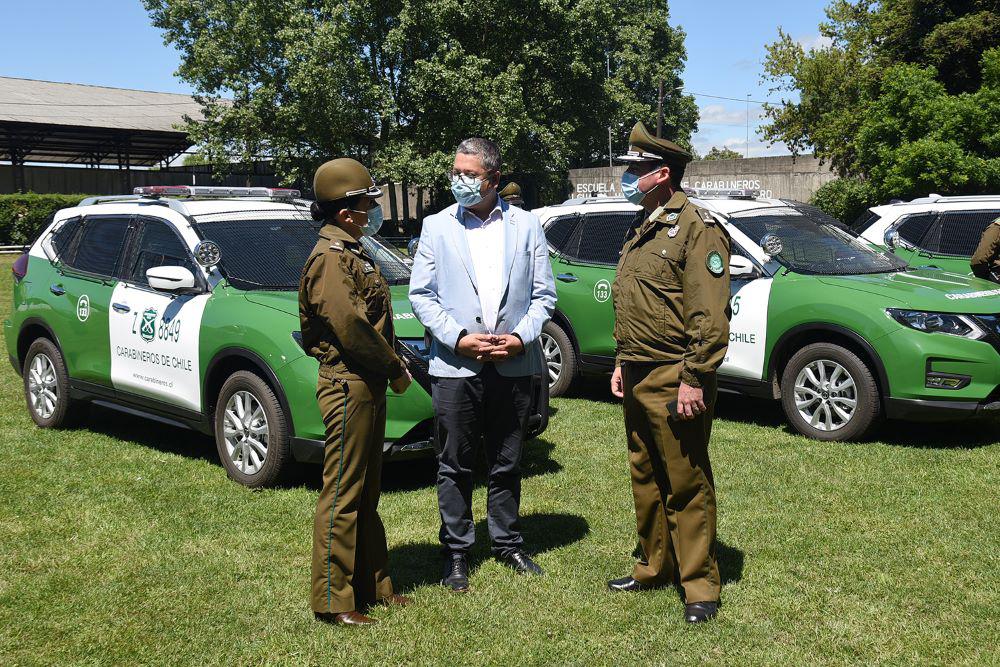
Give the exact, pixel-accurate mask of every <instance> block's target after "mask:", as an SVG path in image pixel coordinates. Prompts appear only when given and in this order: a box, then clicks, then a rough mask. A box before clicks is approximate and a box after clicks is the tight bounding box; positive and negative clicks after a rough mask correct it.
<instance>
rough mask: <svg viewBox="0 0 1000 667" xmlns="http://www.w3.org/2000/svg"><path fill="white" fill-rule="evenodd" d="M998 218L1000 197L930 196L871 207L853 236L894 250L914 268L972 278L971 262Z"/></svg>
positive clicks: (861, 219) (857, 224)
mask: <svg viewBox="0 0 1000 667" xmlns="http://www.w3.org/2000/svg"><path fill="white" fill-rule="evenodd" d="M997 218H1000V196H991V195H983V196H973V197H942V196H940V195H930V196H929V197H922V198H920V199H914V200H913V201H908V202H898V203H895V204H886V205H885V206H875V207H872V208H870V209H868V211H867V212H866V213H865V215H863V216H862V217H861V218H860V219H858V220H857V221H856V222H855V224H854V231H856V232H857V233H858V234H860V235H861V236H862V237H864V238H865V239H867V240H868V241H871V242H872V243H875V244H878V245H881V246H885V247H886V248H889V249H891V250H892V251H893V252H894V253H895V254H896V255H897V256H899V257H901V258H902V259H904V260H906V262H907V263H909V264H911V265H912V266H935V267H938V268H941V269H944V270H946V271H953V272H955V273H963V274H971V273H972V269H971V267H970V266H969V259H970V258H971V257H972V253H974V252H975V251H976V246H977V245H979V239H980V238H981V237H982V235H983V232H984V231H985V230H986V228H987V227H988V226H989V225H990V223H991V222H993V221H994V220H996V219H997Z"/></svg>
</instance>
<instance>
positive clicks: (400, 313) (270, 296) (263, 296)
mask: <svg viewBox="0 0 1000 667" xmlns="http://www.w3.org/2000/svg"><path fill="white" fill-rule="evenodd" d="M389 291H390V292H391V293H392V313H393V325H394V327H395V329H396V336H398V337H399V338H423V336H424V327H423V326H422V325H421V324H420V322H419V321H417V318H416V316H414V314H413V310H412V309H411V308H410V299H409V297H408V296H407V292H408V291H409V285H393V286H392V287H390V288H389ZM246 298H247V301H250V302H252V303H256V304H258V305H261V306H267V307H268V308H274V309H275V310H278V311H281V312H283V313H288V314H289V315H293V316H295V318H296V319H297V318H298V316H299V294H298V292H247V293H246Z"/></svg>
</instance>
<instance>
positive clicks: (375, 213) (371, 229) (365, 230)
mask: <svg viewBox="0 0 1000 667" xmlns="http://www.w3.org/2000/svg"><path fill="white" fill-rule="evenodd" d="M351 212H353V213H367V214H368V222H366V223H365V226H364V227H361V235H362V236H375V235H376V234H378V230H380V229H382V220H383V219H384V216H383V214H382V206H381V205H380V204H375V205H374V206H372V207H371V208H370V209H368V210H367V211H355V210H354V209H353V208H352V209H351ZM359 226H360V225H359Z"/></svg>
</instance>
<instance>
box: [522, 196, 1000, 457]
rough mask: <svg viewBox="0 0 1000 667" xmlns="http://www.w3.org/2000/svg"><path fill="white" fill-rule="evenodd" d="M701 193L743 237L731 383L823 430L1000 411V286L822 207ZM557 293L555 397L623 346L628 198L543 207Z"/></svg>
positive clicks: (726, 370) (735, 276) (804, 425)
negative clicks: (617, 293)
mask: <svg viewBox="0 0 1000 667" xmlns="http://www.w3.org/2000/svg"><path fill="white" fill-rule="evenodd" d="M701 194H702V196H701V197H693V201H694V202H695V203H697V204H698V205H699V206H702V207H704V208H706V209H707V210H709V211H711V212H712V213H713V215H714V216H715V217H716V219H717V220H718V221H719V222H720V223H721V224H722V225H724V227H725V229H726V230H727V231H728V232H729V234H730V235H731V237H732V241H733V246H732V247H733V258H732V262H731V264H730V272H731V276H732V302H731V304H732V322H731V333H730V339H729V352H728V355H727V356H726V359H725V362H724V363H723V365H722V367H721V368H720V371H719V380H720V386H721V387H723V388H724V389H728V390H735V391H739V392H743V393H747V394H752V395H758V396H764V397H770V398H774V399H780V400H781V404H782V406H783V408H784V411H785V414H786V415H787V417H788V420H789V422H790V423H791V424H792V426H793V427H794V428H795V429H796V430H798V431H799V432H800V433H803V434H805V435H807V436H810V437H813V438H818V439H822V440H839V439H848V438H856V437H860V436H861V435H862V434H864V433H865V432H866V431H867V430H868V428H869V427H870V426H871V425H872V423H873V422H874V421H875V420H876V418H878V417H879V416H880V415H884V416H888V417H890V418H900V419H914V420H947V419H962V418H966V417H972V416H986V415H991V414H996V413H997V411H998V410H1000V390H998V385H1000V289H997V288H996V285H993V284H991V283H988V282H985V281H981V280H978V279H976V278H973V277H970V276H968V275H962V274H958V273H949V272H947V271H944V270H941V269H935V268H911V267H909V266H908V265H907V264H906V262H905V261H904V260H902V259H900V258H898V257H896V256H894V255H892V254H891V253H889V252H887V251H885V250H884V249H882V248H878V247H876V246H874V245H872V244H870V243H868V242H866V241H864V240H863V239H860V238H859V237H858V236H857V235H856V234H854V233H853V232H851V231H849V230H848V229H847V228H846V227H845V226H844V225H842V224H841V223H839V222H838V221H836V220H834V219H833V218H831V217H829V216H827V215H826V214H824V213H823V212H821V211H820V210H818V209H816V208H813V207H811V206H807V205H804V204H799V203H796V202H791V201H784V200H780V199H764V198H758V197H756V196H755V195H754V194H753V193H749V192H743V191H735V192H728V193H701ZM535 213H536V214H538V215H539V217H540V218H541V219H542V222H543V224H544V225H545V229H546V235H547V237H548V241H549V245H550V250H551V253H552V260H551V261H552V267H553V273H554V275H555V276H556V285H557V289H558V295H559V301H558V304H557V312H556V314H555V317H554V318H553V320H552V322H551V323H550V324H549V325H548V326H547V327H546V329H545V331H544V340H543V347H544V350H545V354H546V360H547V362H548V369H549V374H550V381H551V391H552V394H553V395H558V394H561V393H563V392H564V391H565V390H566V389H567V388H568V387H569V385H570V383H571V382H572V381H573V378H574V377H575V376H577V375H578V374H580V373H594V372H608V371H610V370H611V367H612V364H613V355H614V340H613V338H612V327H613V324H614V312H613V310H612V307H611V282H612V281H613V280H614V271H615V265H616V264H617V262H618V256H619V251H620V250H621V246H622V241H623V239H624V237H625V235H626V233H627V232H628V231H629V230H630V229H631V228H632V227H634V226H635V225H636V224H638V222H640V221H641V220H642V214H641V209H639V208H638V207H637V206H633V205H631V204H629V203H628V202H626V201H625V200H624V199H615V198H601V197H599V198H594V199H586V200H580V199H575V200H572V199H571V200H569V201H567V202H565V203H564V204H560V205H557V206H550V207H547V208H543V209H539V210H537V211H535Z"/></svg>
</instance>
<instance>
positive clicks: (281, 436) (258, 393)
mask: <svg viewBox="0 0 1000 667" xmlns="http://www.w3.org/2000/svg"><path fill="white" fill-rule="evenodd" d="M238 394H239V395H240V396H239V397H238V398H237V399H236V402H237V403H238V404H240V405H243V406H245V407H244V408H243V412H244V414H243V415H240V414H238V413H239V410H235V409H234V410H232V412H233V414H234V416H236V417H237V418H239V417H241V416H242V417H246V416H247V415H246V412H247V408H248V407H249V412H250V415H249V417H251V418H252V417H253V414H255V413H256V408H257V406H259V407H260V409H261V411H262V413H263V415H264V417H265V419H266V422H265V423H264V424H263V425H264V427H265V428H266V429H267V431H266V433H267V437H266V438H264V439H261V438H260V436H261V435H263V434H262V433H256V432H254V431H252V429H254V428H260V426H261V422H260V420H259V419H252V420H251V421H250V423H249V425H247V424H246V419H244V420H242V421H241V424H240V428H239V429H233V431H234V435H232V436H231V443H232V445H233V451H232V452H230V444H229V443H227V441H226V421H227V415H226V412H227V410H226V408H227V406H229V405H230V401H231V400H233V399H234V396H237V395H238ZM247 396H250V397H252V399H253V401H252V402H250V401H248V399H247ZM248 402H249V403H250V405H249V406H247V403H248ZM237 403H234V404H233V405H234V406H235V405H236V404H237ZM214 423H215V429H214V430H215V447H216V449H217V450H218V452H219V460H220V461H221V462H222V466H223V467H224V468H225V469H226V473H227V474H228V475H229V477H230V479H232V480H234V481H236V482H239V483H240V484H242V485H244V486H248V487H250V488H254V489H256V488H261V487H266V486H273V485H274V484H275V483H276V482H278V481H279V480H280V479H281V478H282V475H283V474H284V473H285V472H286V468H287V467H288V465H287V464H288V463H289V461H290V458H291V457H290V456H289V434H288V419H287V417H286V416H285V411H284V410H282V408H281V403H280V402H279V401H278V397H277V396H275V394H274V391H273V390H272V389H271V387H270V386H269V385H268V384H267V382H265V381H264V379H263V378H261V377H260V376H259V375H257V374H256V373H253V372H251V371H236V372H235V373H233V374H232V375H230V376H229V377H228V378H227V379H226V381H225V382H224V383H223V385H222V389H221V390H220V391H219V398H218V400H217V401H216V403H215V417H214ZM254 436H256V437H254ZM265 440H266V442H265ZM261 446H263V450H264V456H263V459H262V460H261V457H260V450H261Z"/></svg>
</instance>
